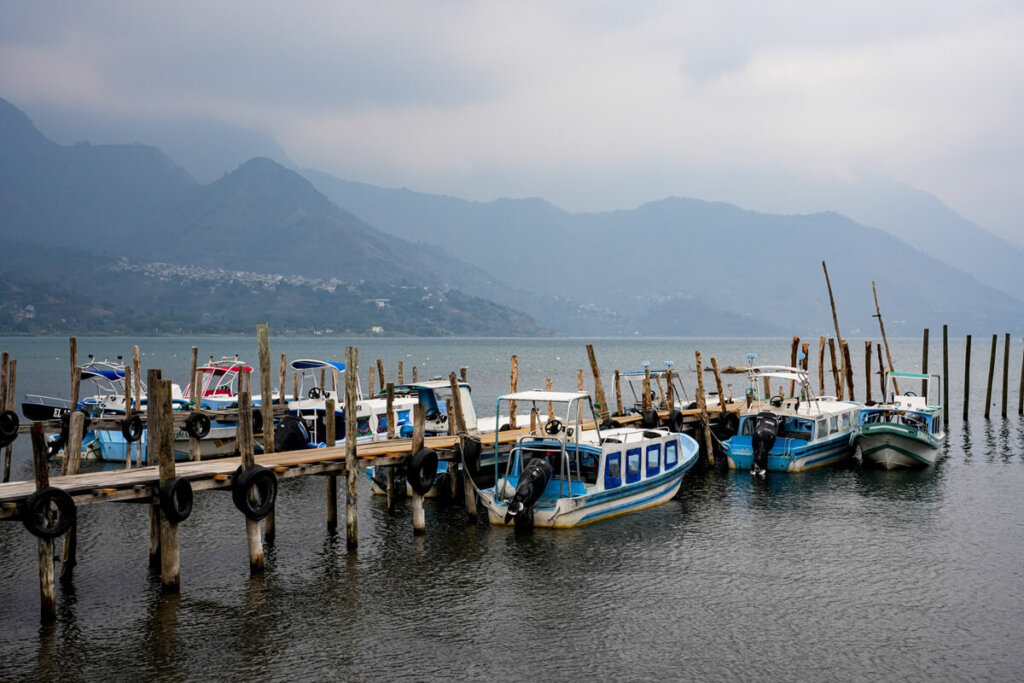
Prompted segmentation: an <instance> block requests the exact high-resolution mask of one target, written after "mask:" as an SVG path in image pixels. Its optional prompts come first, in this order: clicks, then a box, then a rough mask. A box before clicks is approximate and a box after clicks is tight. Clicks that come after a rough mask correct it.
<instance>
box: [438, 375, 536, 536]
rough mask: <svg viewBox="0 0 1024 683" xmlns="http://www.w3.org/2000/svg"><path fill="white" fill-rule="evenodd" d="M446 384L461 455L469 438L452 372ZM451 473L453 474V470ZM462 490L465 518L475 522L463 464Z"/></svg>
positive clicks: (470, 488)
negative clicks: (458, 436) (460, 436)
mask: <svg viewBox="0 0 1024 683" xmlns="http://www.w3.org/2000/svg"><path fill="white" fill-rule="evenodd" d="M550 383H551V380H548V384H550ZM448 384H449V385H450V386H451V390H452V409H453V410H454V411H455V414H454V415H449V416H448V422H449V423H451V422H452V421H453V420H454V421H455V428H456V431H457V432H458V433H459V434H461V435H462V438H461V441H460V443H459V452H460V454H461V452H462V449H464V448H465V447H466V440H467V439H468V438H469V437H467V436H466V413H465V412H463V406H462V393H461V391H460V389H459V380H458V379H457V378H456V377H455V373H454V372H453V373H451V374H449V375H448ZM497 427H498V425H495V429H497ZM495 436H497V432H495ZM455 466H456V463H453V464H452V467H453V468H455ZM452 471H453V474H454V469H453V470H452ZM462 489H463V494H464V496H465V500H466V517H467V518H468V520H469V521H470V522H475V521H476V490H475V489H474V488H473V481H472V476H471V475H470V472H469V469H468V468H467V467H465V463H463V468H462Z"/></svg>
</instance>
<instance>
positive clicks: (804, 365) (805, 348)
mask: <svg viewBox="0 0 1024 683" xmlns="http://www.w3.org/2000/svg"><path fill="white" fill-rule="evenodd" d="M810 348H811V345H810V344H808V343H807V342H803V343H801V344H800V350H801V352H802V353H803V354H804V359H803V362H801V364H800V367H801V368H803V371H804V372H807V366H808V364H809V363H810V362H811V361H810V359H809V358H808V357H807V353H808V351H809V350H810Z"/></svg>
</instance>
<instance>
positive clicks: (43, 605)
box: [32, 422, 57, 624]
mask: <svg viewBox="0 0 1024 683" xmlns="http://www.w3.org/2000/svg"><path fill="white" fill-rule="evenodd" d="M32 469H33V473H34V474H35V480H36V491H42V490H43V489H45V488H48V487H49V486H50V463H49V460H48V459H47V447H46V438H45V437H44V436H43V425H42V424H41V423H39V422H33V423H32ZM36 541H37V542H38V545H39V620H40V622H42V623H44V624H49V623H51V622H53V621H56V619H57V587H56V586H55V585H54V582H53V539H52V538H37V539H36Z"/></svg>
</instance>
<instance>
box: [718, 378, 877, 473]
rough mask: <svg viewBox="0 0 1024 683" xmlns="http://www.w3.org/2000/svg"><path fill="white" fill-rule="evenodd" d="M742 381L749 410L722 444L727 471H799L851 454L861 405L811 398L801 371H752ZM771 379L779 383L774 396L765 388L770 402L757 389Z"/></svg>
mask: <svg viewBox="0 0 1024 683" xmlns="http://www.w3.org/2000/svg"><path fill="white" fill-rule="evenodd" d="M747 377H748V379H749V381H750V388H749V389H748V390H747V395H748V397H750V399H751V402H750V407H748V408H747V409H745V410H744V411H742V412H741V413H740V418H739V425H738V427H737V432H736V434H735V435H734V436H732V437H730V438H729V439H727V440H725V441H724V442H723V443H722V453H723V454H724V455H725V456H726V458H727V459H728V462H729V467H730V468H732V469H734V470H750V471H751V472H753V473H755V474H758V475H763V474H764V473H765V472H766V471H772V472H800V471H803V470H809V469H814V468H816V467H823V466H825V465H830V464H832V463H836V462H839V461H840V460H843V459H844V458H846V457H848V456H849V455H850V454H851V453H852V452H853V443H854V436H855V433H856V428H857V423H858V421H859V416H860V409H861V404H859V403H856V402H854V401H840V400H837V399H836V398H835V397H832V396H814V395H813V392H812V391H811V386H810V383H809V382H808V381H807V371H805V370H802V369H800V368H791V367H786V366H779V365H771V366H759V367H751V368H749V369H748V370H747ZM774 381H778V382H779V383H780V384H779V385H778V388H777V393H776V391H775V390H771V389H768V390H767V391H766V392H765V393H766V394H768V396H769V397H770V398H768V397H764V396H762V395H761V388H762V386H769V387H770V385H771V383H772V382H774ZM789 387H793V390H792V391H788V389H789ZM787 393H791V394H794V395H790V396H788V397H787V396H786V394H787Z"/></svg>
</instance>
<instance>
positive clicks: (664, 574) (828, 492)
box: [0, 340, 1024, 681]
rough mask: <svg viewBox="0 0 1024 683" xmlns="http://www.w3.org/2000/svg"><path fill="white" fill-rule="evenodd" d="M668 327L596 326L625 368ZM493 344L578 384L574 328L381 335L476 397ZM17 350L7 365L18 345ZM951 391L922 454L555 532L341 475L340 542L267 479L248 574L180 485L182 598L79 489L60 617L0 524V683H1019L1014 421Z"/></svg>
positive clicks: (741, 476) (226, 524) (702, 488)
mask: <svg viewBox="0 0 1024 683" xmlns="http://www.w3.org/2000/svg"><path fill="white" fill-rule="evenodd" d="M166 343H167V344H168V345H170V342H166ZM203 343H204V344H206V343H207V342H206V341H204V342H203ZM210 343H211V344H212V342H210ZM303 343H304V344H306V345H307V346H306V347H305V348H303V347H302V345H301V344H300V345H299V347H300V348H302V350H303V351H304V353H303V354H302V355H306V356H311V357H317V356H322V357H327V356H329V355H330V354H328V353H326V351H327V350H328V349H325V348H323V346H321V347H315V346H314V342H312V341H310V340H305V341H304V342H303ZM317 343H320V344H321V345H323V344H328V343H332V342H323V341H320V342H317ZM65 344H66V341H62V342H61V344H60V345H57V346H60V347H61V348H63V346H64V345H65ZM683 344H684V345H685V346H686V349H685V352H684V351H676V352H674V356H675V359H676V360H677V365H686V363H685V358H686V354H687V353H690V349H692V348H694V347H698V348H703V349H704V350H705V351H709V350H711V349H717V355H718V357H719V360H720V361H722V360H724V359H739V362H742V358H743V355H744V353H745V352H746V350H748V349H750V348H751V346H752V345H753V346H755V347H757V348H754V349H753V350H757V351H758V353H760V354H761V358H762V359H763V360H764V362H766V363H770V362H785V359H786V358H788V353H789V341H788V340H784V341H783V343H779V342H778V340H776V341H771V340H755V341H754V342H750V341H744V342H730V341H727V340H726V341H722V340H716V341H714V342H695V341H692V340H689V341H685V342H683ZM715 344H717V345H718V346H717V347H716V346H714V345H715ZM152 345H153V346H156V345H157V342H153V343H152ZM679 345H680V342H679V341H678V340H643V341H640V342H637V341H633V340H630V341H628V342H626V341H623V340H617V341H616V342H614V343H611V342H609V344H608V345H607V346H605V345H604V344H603V343H599V344H598V346H597V348H598V353H599V357H600V358H601V359H602V363H603V365H604V363H605V358H608V360H607V363H608V365H606V367H616V366H618V367H622V368H624V367H627V365H626V363H627V362H633V361H636V363H639V360H642V359H647V358H654V359H655V360H656V361H658V360H660V359H662V358H669V357H671V355H670V354H673V349H674V348H676V347H677V346H679ZM758 345H760V347H758ZM772 345H777V346H778V347H779V349H780V352H779V353H778V354H777V356H776V357H772V356H771V348H770V347H772ZM577 346H578V347H579V349H577V348H576V347H577ZM896 346H897V349H896V351H897V353H898V352H899V351H900V348H899V345H898V344H897V345H896ZM906 346H907V348H908V349H909V350H910V351H909V353H912V354H914V355H911V356H910V357H914V356H915V355H916V354H919V352H920V347H919V343H918V342H917V341H916V340H915V341H914V343H913V344H911V343H909V342H908V343H907V344H906ZM185 348H186V349H187V346H186V347H185ZM409 348H411V349H413V350H414V351H415V352H416V353H417V354H418V356H417V359H416V360H415V361H413V360H412V359H410V358H408V356H406V355H405V350H406V349H409ZM602 349H605V350H604V351H602ZM211 350H212V349H211ZM235 350H239V349H232V350H230V351H226V352H230V353H233V352H234V351H235ZM241 350H243V351H244V349H241ZM513 350H514V351H519V352H520V354H521V355H520V359H521V360H520V362H521V365H520V367H521V372H523V373H524V374H526V371H524V370H523V368H526V367H528V368H529V373H531V374H530V375H529V376H530V378H531V379H530V382H534V383H537V382H536V380H537V379H538V378H539V379H540V380H541V381H540V382H539V384H540V385H542V380H543V378H544V377H545V376H547V375H548V374H552V375H554V376H555V377H556V387H557V386H575V369H574V365H579V366H580V367H585V365H584V363H585V362H586V356H585V353H584V352H583V348H582V343H578V342H575V341H571V340H554V341H553V340H544V341H543V343H539V342H538V343H532V342H531V341H529V340H528V341H526V342H523V343H520V342H519V341H515V342H510V341H500V340H498V341H494V340H486V341H485V340H471V341H467V342H462V341H460V342H457V343H456V342H450V341H446V342H444V343H443V344H442V343H439V342H429V343H428V342H427V341H425V340H412V341H410V342H408V343H406V344H405V345H403V344H399V343H398V342H393V343H391V342H389V345H385V350H384V351H382V352H381V353H380V354H379V355H381V356H388V354H391V355H390V356H388V358H387V359H386V360H387V363H388V364H389V367H392V366H393V362H394V360H395V359H396V358H402V359H406V360H407V361H408V365H407V366H406V372H407V373H408V372H409V366H410V365H412V364H413V362H417V363H423V361H422V360H419V359H422V358H427V357H429V358H430V359H431V360H430V361H429V362H427V363H425V364H424V365H423V366H424V367H431V372H433V371H434V370H435V369H436V370H437V372H438V373H440V372H442V371H443V372H447V371H448V369H449V368H448V367H447V366H448V365H452V367H458V365H462V364H469V365H470V377H471V382H473V384H474V393H475V394H476V393H477V392H479V395H480V396H481V401H480V405H482V406H486V405H488V403H487V401H485V400H484V399H485V398H488V397H489V400H491V401H493V396H496V395H497V394H498V393H500V391H501V390H502V388H503V386H504V384H505V383H507V381H508V368H507V357H508V352H510V351H513ZM202 352H203V351H202V349H201V353H202ZM369 353H370V355H371V356H373V357H375V356H376V355H378V354H377V353H376V352H375V351H370V352H369ZM400 353H401V355H399V354H400ZM43 355H44V354H43ZM252 355H254V354H251V355H250V357H251V356H252ZM334 355H335V356H337V355H338V354H337V353H335V354H334ZM705 355H706V356H707V355H708V354H707V353H706V354H705ZM18 357H19V382H22V381H26V380H25V379H24V378H25V377H27V376H28V375H26V374H25V372H27V371H25V370H24V367H27V366H30V365H31V363H25V364H24V366H23V360H22V359H23V358H24V357H26V354H21V355H19V356H18ZM556 357H557V358H559V360H556ZM439 359H440V360H439ZM180 360H183V362H185V363H187V353H186V354H182V358H181V359H180ZM453 361H454V362H453ZM577 361H578V362H577ZM434 364H436V365H437V367H436V368H434V367H433V366H434ZM65 367H66V364H64V363H61V364H60V371H61V372H63V370H64V368H65ZM559 368H562V369H563V370H564V372H563V375H564V378H563V379H564V381H562V382H561V384H559V382H558V381H557V378H558V377H559V375H557V374H556V373H557V372H558V371H559V370H558V369H559ZM565 368H568V370H565ZM954 370H955V371H956V372H957V373H960V370H959V369H954ZM29 374H31V373H29ZM521 377H522V375H521ZM520 384H521V386H524V385H526V386H530V385H531V384H527V383H526V382H525V381H524V380H522V379H521V383H520ZM952 389H953V391H951V394H952V395H956V393H955V392H956V387H952ZM981 391H982V392H983V391H984V387H983V386H982V388H981ZM975 405H981V404H980V402H976V403H975ZM481 410H485V409H481ZM953 413H954V423H953V424H952V425H950V436H949V439H948V442H947V444H946V446H945V447H944V448H943V453H944V455H943V457H942V458H941V459H940V461H939V463H938V464H937V465H936V466H935V467H933V468H931V469H925V470H913V471H911V470H903V471H901V470H894V471H886V470H883V469H875V468H862V467H861V466H860V464H859V463H858V462H857V461H856V460H854V461H852V462H850V463H848V464H844V465H842V466H837V467H832V468H825V469H820V470H814V471H811V472H805V473H800V474H794V475H784V474H775V473H773V474H770V475H769V476H768V477H767V478H765V479H758V478H753V477H751V476H750V475H749V473H747V472H729V471H724V470H711V471H694V472H692V473H691V474H690V475H688V476H687V478H686V480H685V481H684V483H683V486H682V488H681V490H680V494H679V496H678V497H677V498H676V499H675V500H672V501H670V502H669V503H666V504H665V505H661V506H659V507H657V508H653V509H650V510H646V511H644V512H641V513H637V514H633V515H626V516H624V517H619V518H616V519H613V520H609V521H607V522H603V523H601V524H597V525H594V526H591V527H586V528H584V529H579V530H573V531H567V532H556V531H545V530H537V531H535V532H533V533H519V532H517V531H516V530H515V528H513V527H493V526H488V525H487V524H485V523H482V522H481V523H479V524H467V523H466V518H465V514H464V511H463V510H462V508H461V507H460V506H459V505H458V504H456V505H452V504H450V503H449V502H447V501H444V500H436V501H435V500H430V501H427V502H426V518H427V534H426V535H425V536H422V537H414V536H413V534H412V520H411V510H410V508H409V503H408V501H405V502H402V503H400V504H399V506H398V507H397V509H396V510H395V511H394V512H393V513H389V512H388V511H387V508H386V503H385V501H384V500H383V497H374V496H371V495H370V494H369V489H368V487H366V485H365V481H364V480H363V479H360V487H361V488H360V498H359V532H360V544H359V548H358V549H357V550H356V551H354V552H349V551H348V550H347V548H346V545H345V531H344V523H343V522H342V524H341V525H340V526H341V528H340V530H339V531H337V532H328V531H327V528H326V519H325V517H326V509H325V484H324V480H323V479H322V478H320V477H305V478H296V479H289V480H286V481H282V483H281V489H280V499H279V507H278V511H277V539H276V541H275V543H274V544H273V545H272V546H268V547H267V555H266V557H267V571H266V572H265V573H264V574H263V575H261V576H257V577H251V576H250V575H249V567H248V558H247V551H246V541H245V523H244V519H243V518H242V517H241V515H240V514H239V513H238V512H237V510H235V508H234V506H233V505H232V504H231V500H230V496H227V495H224V494H223V493H222V492H213V491H211V492H200V493H199V494H197V496H196V499H195V508H194V513H193V516H192V517H191V518H190V519H189V520H187V521H186V522H185V523H183V524H182V525H181V527H180V541H181V576H182V590H181V593H180V595H179V594H173V593H166V592H164V591H163V590H162V589H161V588H160V582H159V577H158V576H156V575H153V574H150V572H149V570H148V568H147V563H146V559H147V552H148V516H147V511H146V510H145V506H138V505H114V504H109V505H91V506H86V507H83V508H82V509H81V511H80V534H79V553H80V557H79V565H78V567H77V568H76V572H75V581H74V583H73V584H72V585H70V586H63V585H58V588H57V590H58V610H59V614H58V621H57V623H56V624H54V625H50V626H47V627H43V628H40V627H39V625H38V587H37V583H36V581H37V578H36V554H35V541H34V539H33V538H32V537H31V536H29V535H28V533H27V532H26V531H24V529H23V528H22V527H21V526H20V525H19V524H0V632H2V633H3V634H4V637H3V639H0V680H22V679H34V680H57V679H65V678H69V679H84V680H90V679H103V678H113V679H129V678H130V679H139V678H143V677H145V678H154V679H161V680H163V679H171V680H195V679H199V680H206V679H232V680H236V679H243V678H255V677H259V678H270V679H296V678H298V679H345V680H364V679H369V680H394V679H399V678H412V679H414V680H422V679H436V678H446V679H457V680H466V679H480V678H484V677H489V678H493V677H499V678H500V679H501V680H525V679H529V680H534V679H539V680H552V679H556V678H565V679H569V680H577V679H580V678H582V677H593V678H596V679H599V680H608V679H622V680H647V679H679V678H683V677H684V676H685V677H686V678H690V679H694V680H702V681H703V680H708V681H719V680H721V681H726V680H728V681H732V680H737V679H755V680H773V681H774V680H781V681H786V680H865V679H868V680H876V679H884V680H893V679H915V680H921V679H928V680H964V679H978V678H989V679H1000V680H1017V679H1019V678H1020V677H1021V674H1022V673H1024V654H1022V649H1021V648H1020V646H1019V643H1018V642H1017V641H1018V639H1019V638H1018V635H1017V630H1018V628H1019V621H1020V614H1021V613H1024V512H1022V506H1020V504H1019V501H1020V492H1021V491H1022V490H1024V467H1022V466H1021V465H1022V464H1024V461H1022V457H1021V456H1022V455H1024V425H1022V421H1021V420H1020V419H1019V418H1016V417H1015V416H1011V418H1010V419H1008V420H1005V421H1003V420H1000V419H993V420H991V421H981V418H980V417H978V418H977V419H975V420H974V422H973V424H963V423H962V422H960V421H959V420H958V419H957V417H956V415H957V411H953ZM972 429H973V431H974V433H973V434H972ZM975 449H977V452H975ZM19 457H20V458H24V454H20V455H19ZM16 463H17V464H18V467H19V468H21V471H22V472H25V471H26V469H25V460H24V459H21V460H18V461H16ZM91 467H95V465H91ZM342 507H343V506H342ZM339 513H340V516H341V517H342V518H343V515H344V511H343V510H340V511H339ZM58 569H59V568H58Z"/></svg>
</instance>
